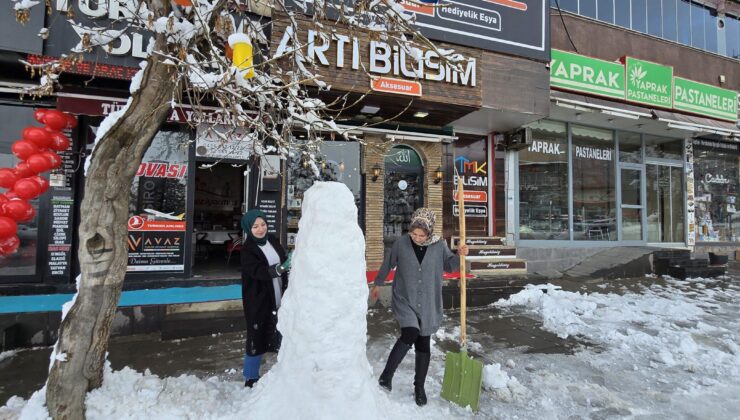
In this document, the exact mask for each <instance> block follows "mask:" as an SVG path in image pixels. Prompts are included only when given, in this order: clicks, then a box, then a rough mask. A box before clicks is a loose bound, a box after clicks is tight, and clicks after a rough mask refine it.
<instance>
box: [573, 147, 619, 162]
mask: <svg viewBox="0 0 740 420" xmlns="http://www.w3.org/2000/svg"><path fill="white" fill-rule="evenodd" d="M574 147H575V154H576V157H577V158H582V159H593V160H612V150H611V149H600V148H595V147H588V146H574Z"/></svg>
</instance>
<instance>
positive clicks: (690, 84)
mask: <svg viewBox="0 0 740 420" xmlns="http://www.w3.org/2000/svg"><path fill="white" fill-rule="evenodd" d="M673 84H674V88H673V107H674V108H676V109H680V110H682V111H688V112H693V113H695V114H702V115H707V116H710V117H714V118H720V119H723V120H730V121H737V93H736V92H735V91H732V90H727V89H722V88H718V87H716V86H712V85H707V84H704V83H699V82H695V81H693V80H688V79H683V78H681V77H674V78H673Z"/></svg>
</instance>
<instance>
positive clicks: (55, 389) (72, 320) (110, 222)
mask: <svg viewBox="0 0 740 420" xmlns="http://www.w3.org/2000/svg"><path fill="white" fill-rule="evenodd" d="M157 38H161V37H157ZM159 48H161V49H165V48H166V46H165V45H164V43H163V42H162V40H161V39H158V40H157V45H156V47H155V50H160V51H161V49H159ZM177 87H178V86H177V80H176V78H175V77H173V73H172V70H171V67H170V66H168V65H165V64H163V63H162V58H161V57H159V56H156V55H153V56H151V57H150V58H149V59H148V65H147V67H146V69H145V71H144V74H143V79H142V81H141V85H140V89H139V90H138V91H137V92H135V93H134V94H132V102H131V105H130V106H129V107H128V109H127V110H126V111H125V113H124V114H123V115H122V116H121V117H120V118H119V119H118V121H117V122H116V123H115V124H114V125H113V126H112V127H111V128H110V130H109V131H108V132H107V133H105V134H104V135H103V137H102V138H101V139H100V140H99V141H98V144H97V146H96V147H95V151H94V153H93V157H92V162H91V165H90V168H89V170H88V174H87V177H86V179H85V197H84V199H83V201H82V205H81V208H80V214H81V220H80V227H79V238H80V244H79V250H78V255H79V261H80V271H81V273H82V274H81V275H82V278H81V280H80V282H79V285H78V288H79V290H78V292H77V293H78V296H77V300H76V302H75V304H74V305H73V306H72V308H71V310H70V311H69V313H68V314H67V316H66V317H65V318H64V319H63V320H62V323H61V326H60V329H59V339H58V342H57V353H58V354H63V355H65V356H66V361H62V360H53V365H52V366H51V370H50V372H49V379H48V381H47V389H46V405H47V408H48V410H49V414H50V415H51V416H52V417H53V418H54V419H74V420H77V419H82V418H84V417H85V396H86V394H87V392H88V391H90V390H92V389H95V388H97V387H99V386H100V385H101V383H102V381H103V366H104V363H105V357H106V352H107V349H108V338H109V335H110V327H111V323H112V321H113V316H114V314H115V312H116V308H117V306H118V300H119V298H120V295H121V287H122V285H123V278H124V275H125V274H126V265H127V262H128V250H127V242H126V240H127V234H128V230H127V220H128V217H129V213H128V212H129V207H128V206H129V189H130V186H131V182H132V181H133V178H134V176H135V174H136V171H137V169H138V167H139V165H140V163H141V159H142V157H143V155H144V152H145V151H146V150H147V148H148V147H149V144H150V143H151V141H152V139H153V138H154V135H155V134H156V133H157V131H158V130H159V127H160V125H161V124H162V123H163V122H164V121H165V120H166V119H167V117H168V116H169V115H170V113H171V112H172V109H171V106H170V101H171V99H172V96H173V92H174V91H175V89H176V88H177ZM60 359H62V358H60Z"/></svg>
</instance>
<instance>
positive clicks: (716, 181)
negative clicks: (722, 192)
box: [704, 172, 730, 185]
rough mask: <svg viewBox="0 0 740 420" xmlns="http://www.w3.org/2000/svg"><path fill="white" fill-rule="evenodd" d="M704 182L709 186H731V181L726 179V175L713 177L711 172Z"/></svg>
mask: <svg viewBox="0 0 740 420" xmlns="http://www.w3.org/2000/svg"><path fill="white" fill-rule="evenodd" d="M704 182H706V183H707V184H722V185H724V184H729V183H730V180H729V179H727V178H725V176H724V175H721V174H720V175H712V174H710V173H709V172H707V173H706V174H705V175H704Z"/></svg>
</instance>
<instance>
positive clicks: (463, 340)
mask: <svg viewBox="0 0 740 420" xmlns="http://www.w3.org/2000/svg"><path fill="white" fill-rule="evenodd" d="M457 203H458V204H457V206H458V212H459V216H458V217H459V219H460V239H459V242H458V244H457V249H458V253H459V255H460V345H461V346H462V347H463V348H465V347H466V346H467V342H468V338H467V334H466V331H465V330H466V328H465V311H466V306H467V293H466V292H465V283H466V281H467V277H466V273H465V255H463V254H462V253H460V245H465V191H464V190H463V179H462V176H458V177H457Z"/></svg>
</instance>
